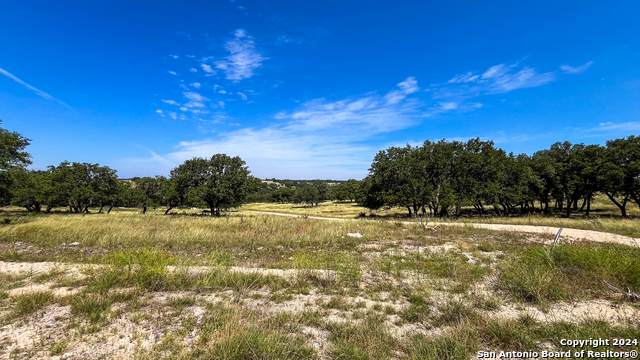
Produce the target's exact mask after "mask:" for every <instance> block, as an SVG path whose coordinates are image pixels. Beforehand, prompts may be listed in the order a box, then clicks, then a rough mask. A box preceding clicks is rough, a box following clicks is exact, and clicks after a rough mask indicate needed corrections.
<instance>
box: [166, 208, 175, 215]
mask: <svg viewBox="0 0 640 360" xmlns="http://www.w3.org/2000/svg"><path fill="white" fill-rule="evenodd" d="M171 209H173V207H172V206H169V207H167V211H165V212H164V214H165V215H167V214H168V213H169V211H171Z"/></svg>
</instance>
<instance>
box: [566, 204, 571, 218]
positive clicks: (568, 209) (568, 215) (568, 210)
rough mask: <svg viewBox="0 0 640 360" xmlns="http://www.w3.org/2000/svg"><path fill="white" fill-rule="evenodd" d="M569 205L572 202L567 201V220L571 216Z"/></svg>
mask: <svg viewBox="0 0 640 360" xmlns="http://www.w3.org/2000/svg"><path fill="white" fill-rule="evenodd" d="M571 203H572V200H569V201H567V218H568V217H570V216H571Z"/></svg>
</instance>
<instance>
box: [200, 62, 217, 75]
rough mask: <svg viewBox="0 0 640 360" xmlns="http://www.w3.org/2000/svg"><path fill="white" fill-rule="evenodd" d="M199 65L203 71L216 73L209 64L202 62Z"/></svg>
mask: <svg viewBox="0 0 640 360" xmlns="http://www.w3.org/2000/svg"><path fill="white" fill-rule="evenodd" d="M200 66H201V67H202V70H204V71H205V72H207V73H209V74H215V73H216V71H215V70H213V69H212V68H211V66H210V65H207V64H204V63H203V64H200Z"/></svg>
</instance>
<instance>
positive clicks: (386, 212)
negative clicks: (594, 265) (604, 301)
mask: <svg viewBox="0 0 640 360" xmlns="http://www.w3.org/2000/svg"><path fill="white" fill-rule="evenodd" d="M592 206H593V210H592V213H591V215H590V216H589V217H586V216H584V213H574V214H573V215H572V217H570V218H566V217H564V216H563V215H562V214H556V215H553V216H544V215H540V214H536V215H529V216H521V215H519V214H514V215H513V216H511V217H506V216H484V217H480V216H477V215H466V216H462V217H459V218H437V219H433V218H428V219H427V220H429V221H430V222H432V225H433V224H435V223H452V222H453V223H469V224H510V225H533V226H552V227H564V228H572V229H583V230H594V231H602V232H608V233H613V234H620V235H625V236H631V237H636V238H637V237H640V219H639V218H638V217H639V216H640V209H639V208H638V206H636V205H635V204H633V205H630V206H628V207H627V213H628V215H629V218H627V219H622V218H620V216H619V211H618V208H617V207H616V206H615V205H614V204H613V203H612V202H611V201H610V200H609V199H607V197H606V196H602V195H600V196H596V197H595V199H594V201H593V202H592ZM487 209H489V210H490V209H492V206H487ZM242 210H245V211H248V212H252V211H253V212H274V213H282V214H292V215H308V216H319V217H329V218H348V219H356V218H359V217H368V218H372V219H379V220H403V221H407V220H412V219H411V218H410V217H409V216H408V215H407V210H406V209H403V208H399V207H392V208H384V209H381V210H375V211H372V210H370V209H367V208H365V207H363V206H361V205H358V204H357V203H355V202H348V201H327V202H323V203H320V204H318V205H316V206H309V205H304V204H277V203H252V204H245V205H243V206H242ZM465 210H467V211H468V212H469V213H470V214H471V213H472V211H471V209H470V208H467V209H465Z"/></svg>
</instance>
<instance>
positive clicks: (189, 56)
mask: <svg viewBox="0 0 640 360" xmlns="http://www.w3.org/2000/svg"><path fill="white" fill-rule="evenodd" d="M187 57H188V58H191V59H193V58H194V57H196V56H195V55H187Z"/></svg>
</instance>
